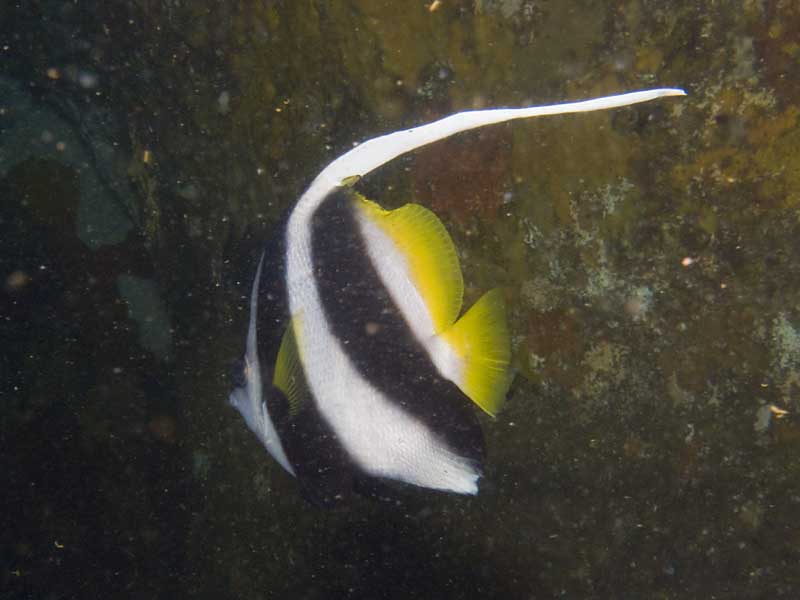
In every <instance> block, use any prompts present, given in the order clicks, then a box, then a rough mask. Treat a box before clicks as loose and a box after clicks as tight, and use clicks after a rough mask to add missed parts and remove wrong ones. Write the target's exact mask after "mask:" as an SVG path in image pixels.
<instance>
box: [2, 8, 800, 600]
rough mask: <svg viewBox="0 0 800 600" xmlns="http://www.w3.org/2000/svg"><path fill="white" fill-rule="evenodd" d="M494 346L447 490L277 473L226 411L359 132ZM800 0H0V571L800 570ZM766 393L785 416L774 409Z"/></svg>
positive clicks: (257, 578)
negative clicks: (284, 273)
mask: <svg viewBox="0 0 800 600" xmlns="http://www.w3.org/2000/svg"><path fill="white" fill-rule="evenodd" d="M664 86H676V87H683V88H685V89H686V91H687V92H688V96H687V97H686V98H669V99H665V100H663V101H658V102H653V103H649V104H645V105H641V106H637V107H633V108H628V109H620V110H615V111H611V112H602V113H595V114H589V115H572V116H563V117H552V118H543V119H537V120H532V121H528V122H518V123H515V124H511V125H502V126H497V127H492V128H486V129H483V130H480V131H477V132H473V133H469V134H465V135H461V136H459V137H457V138H454V139H451V140H448V141H446V142H443V143H440V144H437V145H435V146H431V147H429V148H426V149H424V150H422V151H419V152H417V153H415V154H413V155H412V156H409V157H405V158H402V159H400V160H397V161H395V162H394V163H392V164H391V165H389V166H387V167H386V168H384V169H382V170H381V171H380V172H378V173H376V174H375V175H373V176H370V177H368V178H367V179H366V180H365V181H363V182H362V184H361V185H360V189H362V190H363V191H364V193H365V194H366V195H368V196H369V197H370V198H372V199H374V200H378V201H380V202H381V203H382V204H383V205H384V206H387V207H393V206H399V205H401V204H403V203H405V202H408V201H415V202H419V203H420V204H423V205H425V206H427V207H429V208H431V209H432V210H434V211H435V212H436V214H437V215H438V216H439V217H440V218H441V219H442V220H443V222H444V223H445V224H446V226H447V227H448V229H449V231H450V233H451V235H452V236H453V238H454V241H455V243H456V246H457V247H458V249H459V253H460V259H461V263H462V268H463V270H464V277H465V282H466V294H465V296H466V301H467V303H471V302H472V301H474V300H475V299H476V298H477V297H479V295H480V294H481V293H482V292H484V291H486V290H488V289H490V288H491V287H494V286H500V287H502V288H503V290H504V293H505V294H506V297H507V300H508V304H509V320H510V327H511V332H512V336H513V348H514V356H515V358H514V360H515V365H516V368H517V369H518V376H517V378H516V380H515V382H514V385H513V386H512V388H511V393H510V396H509V400H508V403H507V405H506V409H505V410H504V411H503V412H502V413H501V414H500V415H499V416H498V418H497V419H496V420H490V419H484V425H485V434H486V439H487V445H488V449H489V462H488V467H487V472H486V477H485V479H484V481H483V489H482V491H481V493H480V494H479V495H478V496H477V497H474V498H465V497H457V496H452V495H443V494H437V493H434V492H427V491H421V490H405V491H404V492H402V493H400V494H398V496H397V498H395V499H394V500H393V501H391V502H376V501H374V500H371V499H356V500H355V501H354V502H352V503H350V504H348V505H346V506H343V507H339V508H336V509H334V510H329V511H325V510H321V509H318V508H315V507H313V506H311V505H309V504H308V503H306V502H305V501H304V500H303V499H302V498H301V496H300V495H299V494H298V493H297V490H296V485H295V482H294V481H293V480H292V479H291V478H290V477H289V476H287V475H286V474H285V473H284V472H283V471H282V470H281V468H280V467H279V466H278V465H277V463H275V462H274V461H273V460H272V459H271V458H270V457H269V456H268V455H267V453H266V451H265V450H264V449H263V448H262V447H261V446H260V445H259V443H258V441H257V440H256V438H255V436H253V435H252V434H251V433H250V431H249V430H248V429H247V428H246V427H245V425H244V422H243V421H242V419H241V417H240V416H239V415H238V413H236V412H235V411H234V410H233V409H232V408H231V407H230V406H229V405H228V403H227V394H228V393H229V391H230V388H231V387H232V382H231V375H230V365H231V364H232V363H233V361H234V360H235V359H236V358H237V357H238V356H239V355H240V354H241V352H242V350H243V347H244V335H245V328H246V319H247V306H246V304H247V295H248V294H249V288H250V284H251V280H252V276H253V273H254V270H255V266H256V262H255V261H256V257H257V255H258V252H259V250H260V247H261V246H262V244H263V243H264V242H265V240H266V239H268V237H269V235H270V231H271V227H272V225H273V224H274V223H275V222H276V221H277V220H278V218H279V217H280V215H281V214H282V213H283V212H284V211H285V210H286V209H287V208H288V207H290V206H291V205H292V204H293V203H294V201H295V200H296V198H297V197H298V196H299V194H300V193H302V191H303V189H304V188H305V186H306V185H308V183H309V182H310V181H311V180H312V178H313V177H314V176H315V175H316V174H317V173H318V172H319V171H320V169H321V168H322V167H323V166H324V165H325V164H327V163H328V162H329V161H330V160H332V159H333V158H335V157H336V156H338V155H339V154H341V153H342V152H344V151H346V149H348V148H350V147H351V145H352V144H353V143H355V142H358V141H361V140H364V139H366V138H369V137H372V136H375V135H378V134H381V133H386V132H389V131H393V130H396V129H400V128H406V127H410V126H413V125H415V124H419V123H422V122H425V121H429V120H432V119H434V118H437V117H440V116H443V115H446V114H448V113H450V112H455V111H459V110H465V109H471V108H482V107H495V106H522V105H528V104H547V103H553V102H558V101H564V100H573V99H580V98H585V97H590V96H596V95H603V94H612V93H617V92H622V91H628V90H634V89H643V88H650V87H664ZM799 119H800V4H798V3H796V2H792V1H787V0H760V1H757V0H744V1H736V2H735V1H732V0H722V1H719V2H713V3H698V2H695V1H693V0H692V1H690V0H658V1H656V0H623V1H620V2H602V1H592V0H581V1H557V0H507V1H503V0H475V1H459V0H441V1H439V0H437V1H434V2H429V1H427V0H425V1H423V0H412V1H408V2H394V1H380V0H379V1H375V0H348V1H342V2H338V1H337V2H330V1H329V2H325V1H321V0H318V1H310V0H294V1H291V2H290V1H269V0H243V1H240V2H233V1H231V2H212V1H208V0H195V1H192V2H177V1H172V0H128V1H121V0H106V1H103V2H85V1H78V0H76V1H74V2H73V1H70V2H67V1H61V2H59V1H55V0H50V1H45V0H28V1H25V2H22V1H20V2H16V1H13V0H6V1H4V2H2V3H0V203H1V204H0V348H2V350H0V473H2V496H0V497H1V498H2V506H0V548H2V554H0V598H3V599H5V598H9V599H11V598H14V599H16V598H36V599H47V600H56V599H62V598H102V597H113V598H175V597H177V598H181V597H196V598H253V599H262V598H263V599H266V598H307V599H322V598H334V599H336V598H375V599H381V598H403V599H408V598H433V599H435V598H477V597H479V598H526V599H538V598H560V597H568V598H657V599H668V598H682V599H683V598H780V597H783V598H796V597H798V596H800V569H799V568H798V562H800V414H798V413H800V396H799V395H798V394H799V393H800V264H799V263H798V261H797V256H798V253H800V121H799ZM784 411H785V412H784Z"/></svg>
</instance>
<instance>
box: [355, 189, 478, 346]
mask: <svg viewBox="0 0 800 600" xmlns="http://www.w3.org/2000/svg"><path fill="white" fill-rule="evenodd" d="M356 202H357V203H358V204H357V206H358V208H359V209H360V210H361V211H362V212H363V214H365V215H366V216H367V217H368V218H369V219H371V220H372V221H373V222H374V223H376V224H377V225H378V226H379V227H380V228H381V230H382V231H383V232H384V233H385V234H386V235H387V236H388V237H389V238H390V239H391V240H392V241H393V242H394V244H395V246H396V247H397V249H398V251H399V252H400V253H401V254H402V255H403V256H404V257H405V259H406V262H407V264H408V268H409V271H410V276H411V279H412V282H413V283H414V287H415V288H416V289H417V290H418V291H419V294H420V296H421V297H422V299H423V301H424V302H425V305H426V306H427V307H428V312H429V313H430V315H431V320H432V321H433V327H434V331H435V333H437V334H438V333H441V332H442V331H444V330H446V329H447V328H448V327H450V325H452V324H453V322H454V321H455V320H456V317H457V316H458V313H459V312H461V301H462V296H463V294H464V280H463V279H462V277H461V266H460V265H459V263H458V255H457V254H456V248H455V245H454V244H453V240H452V239H451V238H450V234H448V233H447V229H445V227H444V225H443V224H442V222H441V221H440V220H439V219H438V217H437V216H436V215H435V214H433V213H432V212H431V211H429V210H428V209H427V208H424V207H422V206H420V205H419V204H406V205H405V206H402V207H400V208H398V209H396V210H384V209H383V208H381V207H380V206H378V205H377V204H376V203H374V202H372V201H370V200H367V199H366V198H364V197H363V196H360V195H356Z"/></svg>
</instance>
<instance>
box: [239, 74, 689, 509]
mask: <svg viewBox="0 0 800 600" xmlns="http://www.w3.org/2000/svg"><path fill="white" fill-rule="evenodd" d="M681 95H684V92H683V91H682V90H679V89H655V90H648V91H641V92H632V93H627V94H621V95H616V96H608V97H604V98H596V99H593V100H586V101H582V102H572V103H565V104H555V105H548V106H538V107H530V108H520V109H491V110H478V111H467V112H462V113H458V114H455V115H451V116H449V117H446V118H443V119H440V120H438V121H435V122H433V123H429V124H427V125H421V126H419V127H415V128H412V129H406V130H403V131H397V132H394V133H390V134H387V135H383V136H380V137H376V138H373V139H370V140H368V141H366V142H364V143H362V144H360V145H358V146H356V147H355V148H353V149H352V150H350V151H349V152H346V153H345V154H343V155H342V156H340V157H339V158H337V159H335V160H334V161H333V162H331V163H330V164H329V165H328V166H327V167H326V168H325V169H323V170H322V172H321V173H320V174H319V175H318V176H317V177H316V178H315V179H314V181H313V182H312V183H311V185H310V186H309V187H308V189H307V190H306V191H305V193H303V195H302V196H301V197H300V199H299V200H298V201H297V203H296V204H295V206H294V207H293V209H292V210H291V212H290V213H289V214H288V218H287V219H286V220H285V221H284V222H282V223H281V224H280V226H279V229H278V233H277V235H276V236H275V238H274V239H273V240H271V241H270V244H271V245H272V247H270V248H265V250H264V253H263V254H262V257H261V259H260V262H259V265H258V268H257V270H256V277H255V281H254V283H253V288H252V293H251V298H250V321H249V327H248V335H247V345H246V352H245V358H244V373H243V375H244V381H245V384H244V386H243V387H239V388H237V389H235V390H234V391H233V393H231V395H230V402H231V404H232V405H233V406H235V407H236V408H237V409H238V410H239V411H240V412H241V414H242V416H243V417H244V419H245V421H246V422H247V424H248V426H249V427H250V429H252V430H253V432H254V433H255V434H256V435H257V436H258V438H259V439H260V440H261V442H262V444H263V445H264V446H265V447H266V448H267V450H268V451H269V453H270V454H271V455H272V456H273V457H274V458H275V460H277V462H278V463H279V464H280V465H281V466H282V467H283V468H284V469H285V470H286V471H288V472H289V473H291V474H292V475H295V476H296V477H297V479H298V481H299V482H300V485H301V488H303V490H304V491H305V492H306V493H307V495H308V496H309V497H310V498H311V499H312V500H315V501H319V502H321V503H324V504H329V503H332V502H334V501H336V500H337V499H339V498H341V497H344V496H346V495H348V494H349V493H350V491H352V489H353V486H354V485H356V484H357V483H358V482H363V481H365V480H367V481H369V480H382V479H388V480H394V481H398V482H402V483H406V484H412V485H416V486H420V487H424V488H431V489H436V490H443V491H450V492H455V493H461V494H475V493H477V491H478V481H479V479H480V477H481V469H482V464H483V462H484V459H485V451H484V445H483V434H482V431H481V428H480V424H479V422H478V419H477V415H476V410H475V409H474V408H473V406H471V405H472V404H475V405H477V406H478V407H480V409H481V410H483V411H484V412H486V413H488V414H489V415H495V414H496V413H497V412H498V411H499V410H500V408H501V407H502V404H503V402H504V400H505V396H506V393H507V391H508V388H509V386H510V383H511V379H512V373H511V367H510V362H511V351H510V341H509V333H508V327H507V324H506V316H505V308H504V303H503V298H502V294H501V293H500V292H499V291H498V290H492V291H489V292H487V293H486V294H485V295H484V296H483V297H481V298H480V299H479V300H478V301H477V302H476V303H475V304H474V305H473V306H472V307H471V308H469V310H467V311H466V312H465V313H464V314H462V295H463V280H462V275H461V268H460V266H459V263H458V257H457V254H456V250H455V247H454V245H453V242H452V240H451V238H450V236H449V235H448V233H447V231H446V229H445V227H444V225H443V224H442V222H441V221H440V220H439V219H438V218H437V217H436V216H435V215H434V214H433V213H432V212H431V211H430V210H428V209H426V208H424V207H422V206H420V205H417V204H407V205H405V206H403V207H400V208H398V209H396V210H385V209H383V208H381V207H380V206H379V205H378V204H376V203H374V202H372V201H370V200H367V199H366V198H364V197H362V196H361V195H360V194H358V193H357V192H356V191H355V189H354V187H353V184H354V183H355V182H357V181H358V180H359V179H360V178H361V177H364V176H365V175H367V174H369V173H370V172H372V171H374V170H375V169H377V168H378V167H380V166H381V165H383V164H386V163H387V162H389V161H391V160H392V159H394V158H396V157H398V156H401V155H403V154H405V153H408V152H411V151H413V150H415V149H417V148H420V147H422V146H425V145H427V144H431V143H434V142H436V141H438V140H441V139H444V138H446V137H449V136H451V135H454V134H456V133H459V132H462V131H467V130H470V129H475V128H478V127H483V126H486V125H491V124H495V123H502V122H505V121H510V120H515V119H525V118H530V117H537V116H545V115H557V114H566V113H578V112H589V111H595V110H603V109H609V108H614V107H620V106H628V105H631V104H637V103H640V102H647V101H650V100H654V99H656V98H661V97H665V96H681ZM279 336H282V337H280V338H279ZM278 339H280V343H278ZM273 365H274V368H273Z"/></svg>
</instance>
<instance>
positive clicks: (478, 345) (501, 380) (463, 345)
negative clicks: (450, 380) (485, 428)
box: [442, 289, 513, 416]
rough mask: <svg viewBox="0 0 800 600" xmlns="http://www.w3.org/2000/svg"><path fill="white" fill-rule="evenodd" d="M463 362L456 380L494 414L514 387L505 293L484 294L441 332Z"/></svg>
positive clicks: (484, 407)
mask: <svg viewBox="0 0 800 600" xmlns="http://www.w3.org/2000/svg"><path fill="white" fill-rule="evenodd" d="M442 338H443V339H444V340H445V341H446V342H447V343H448V344H449V346H450V347H451V348H452V349H453V351H454V352H455V354H456V355H457V356H458V357H459V358H460V359H461V361H462V364H463V371H462V377H461V381H460V382H456V383H457V384H458V386H459V387H460V388H461V391H463V392H464V393H465V394H466V395H467V396H469V398H471V399H472V401H473V402H475V404H477V405H478V406H480V407H481V408H482V409H483V410H484V411H486V412H487V413H489V414H490V415H492V416H495V415H496V414H497V412H498V411H499V410H500V409H501V408H502V406H503V403H504V402H505V399H506V393H507V392H508V388H509V387H510V386H511V380H512V378H513V375H512V374H511V368H510V365H511V338H510V336H509V333H508V324H507V322H506V308H505V301H504V300H503V295H502V293H501V292H500V290H498V289H494V290H491V291H490V292H487V293H486V294H484V295H483V296H482V297H481V299H480V300H478V301H477V302H476V303H475V304H474V305H473V306H472V308H470V309H469V310H468V311H467V312H466V313H465V314H464V316H462V317H461V318H460V319H459V320H458V321H456V322H455V324H454V325H453V326H452V327H451V328H450V329H448V330H447V331H445V332H444V333H442Z"/></svg>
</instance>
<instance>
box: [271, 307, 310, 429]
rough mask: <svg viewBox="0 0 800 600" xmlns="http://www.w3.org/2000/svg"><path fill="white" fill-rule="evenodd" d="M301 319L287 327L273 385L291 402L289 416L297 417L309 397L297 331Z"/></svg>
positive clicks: (294, 320)
mask: <svg viewBox="0 0 800 600" xmlns="http://www.w3.org/2000/svg"><path fill="white" fill-rule="evenodd" d="M299 326H300V320H299V319H297V318H296V319H292V320H291V321H290V322H289V325H288V326H287V327H286V331H285V332H284V334H283V339H282V340H281V347H280V348H279V349H278V358H277V360H276V361H275V373H274V375H273V377H272V385H274V386H275V387H276V388H278V389H279V390H280V391H282V392H283V393H284V395H285V396H286V399H287V400H288V402H289V414H290V415H291V416H295V415H296V414H297V413H298V412H299V411H300V407H301V406H302V402H303V400H304V399H305V398H306V397H307V386H306V379H305V375H304V374H303V365H302V363H301V362H300V353H299V351H298V349H297V339H296V336H297V332H296V331H295V329H297V328H298V327H299Z"/></svg>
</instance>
